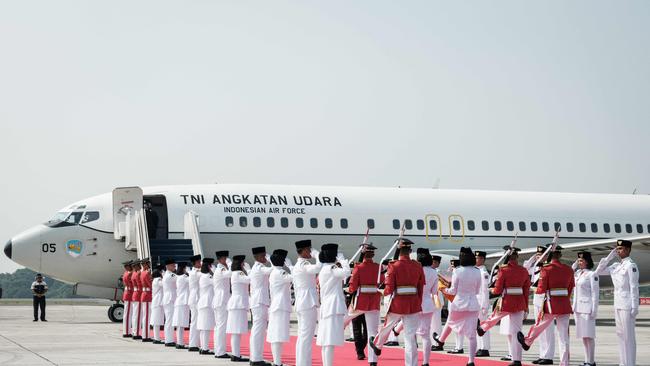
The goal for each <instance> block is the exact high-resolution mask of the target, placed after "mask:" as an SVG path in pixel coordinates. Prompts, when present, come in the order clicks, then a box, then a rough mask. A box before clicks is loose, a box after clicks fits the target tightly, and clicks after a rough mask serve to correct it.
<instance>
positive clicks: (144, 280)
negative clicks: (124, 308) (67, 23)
mask: <svg viewBox="0 0 650 366" xmlns="http://www.w3.org/2000/svg"><path fill="white" fill-rule="evenodd" d="M152 282H153V279H152V278H151V272H149V271H142V272H140V286H142V295H141V296H140V301H141V302H151V283H152Z"/></svg>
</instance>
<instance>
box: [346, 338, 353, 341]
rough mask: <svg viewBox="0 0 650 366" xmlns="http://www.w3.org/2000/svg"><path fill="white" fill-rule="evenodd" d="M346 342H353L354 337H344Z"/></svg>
mask: <svg viewBox="0 0 650 366" xmlns="http://www.w3.org/2000/svg"><path fill="white" fill-rule="evenodd" d="M345 341H346V342H354V338H345Z"/></svg>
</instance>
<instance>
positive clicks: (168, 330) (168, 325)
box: [163, 303, 174, 343]
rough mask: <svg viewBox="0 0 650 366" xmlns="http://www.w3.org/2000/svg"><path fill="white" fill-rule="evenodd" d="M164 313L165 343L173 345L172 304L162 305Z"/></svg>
mask: <svg viewBox="0 0 650 366" xmlns="http://www.w3.org/2000/svg"><path fill="white" fill-rule="evenodd" d="M163 310H164V311H165V343H174V325H172V321H173V320H174V304H173V303H171V304H165V305H163Z"/></svg>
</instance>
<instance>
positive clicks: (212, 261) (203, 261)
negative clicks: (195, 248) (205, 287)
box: [201, 257, 214, 264]
mask: <svg viewBox="0 0 650 366" xmlns="http://www.w3.org/2000/svg"><path fill="white" fill-rule="evenodd" d="M201 263H204V264H212V263H214V258H209V257H205V258H203V259H202V260H201Z"/></svg>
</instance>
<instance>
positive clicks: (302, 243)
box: [296, 239, 311, 250]
mask: <svg viewBox="0 0 650 366" xmlns="http://www.w3.org/2000/svg"><path fill="white" fill-rule="evenodd" d="M309 247H311V240H309V239H306V240H298V241H297V242H296V249H298V250H300V249H303V248H309Z"/></svg>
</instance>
